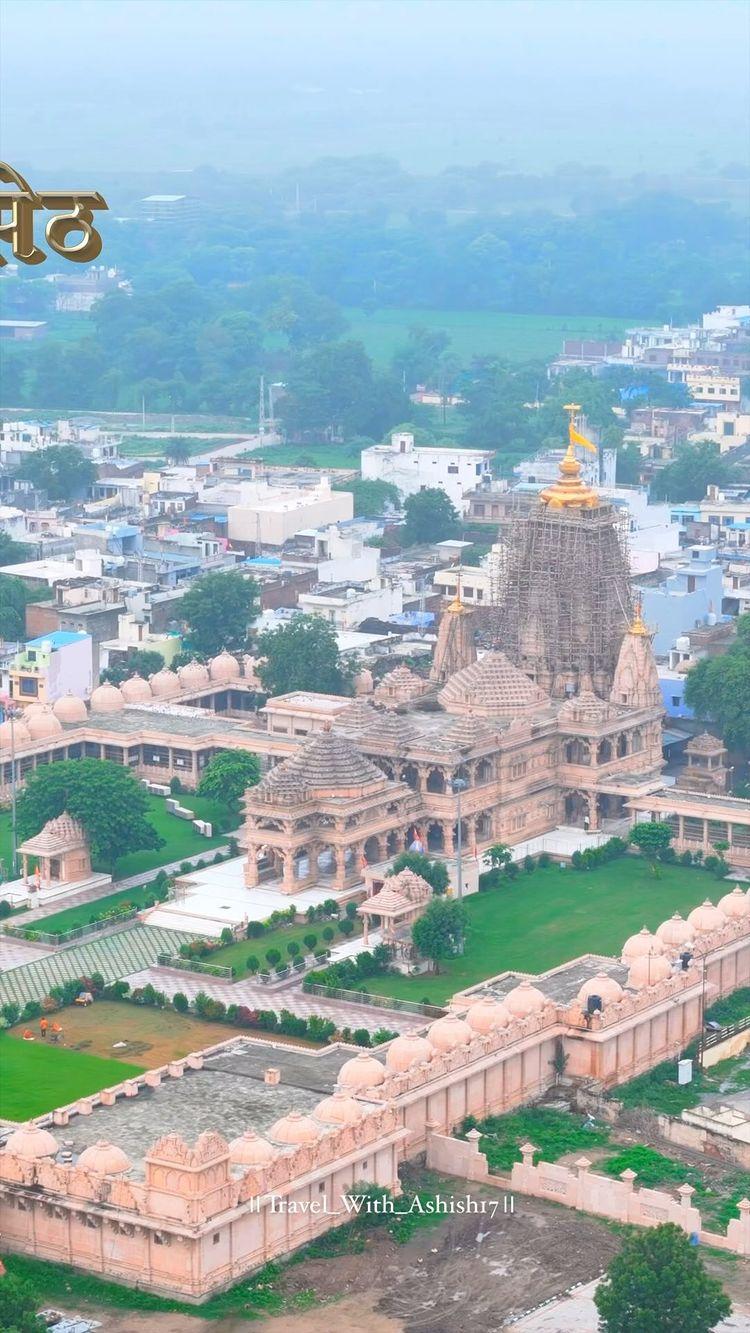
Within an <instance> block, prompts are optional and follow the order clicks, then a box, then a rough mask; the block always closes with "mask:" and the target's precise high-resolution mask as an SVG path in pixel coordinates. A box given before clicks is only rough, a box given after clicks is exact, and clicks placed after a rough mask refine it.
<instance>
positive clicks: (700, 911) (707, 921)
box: [688, 898, 727, 935]
mask: <svg viewBox="0 0 750 1333" xmlns="http://www.w3.org/2000/svg"><path fill="white" fill-rule="evenodd" d="M688 921H689V922H690V925H691V926H692V927H693V930H694V931H695V933H696V934H697V935H708V934H710V933H711V932H712V931H714V930H721V928H722V926H725V925H726V924H727V918H726V914H725V913H724V912H722V910H721V908H720V907H714V904H713V903H712V902H711V899H710V898H706V900H705V902H703V903H701V905H700V907H694V908H693V910H692V912H690V913H689V914H688Z"/></svg>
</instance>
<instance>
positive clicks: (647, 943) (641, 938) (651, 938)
mask: <svg viewBox="0 0 750 1333" xmlns="http://www.w3.org/2000/svg"><path fill="white" fill-rule="evenodd" d="M660 953H664V944H663V943H662V941H661V940H660V939H659V937H658V936H657V935H652V934H651V931H650V930H649V929H648V926H644V927H643V929H642V930H639V931H638V933H637V935H631V936H630V938H629V939H627V940H626V941H625V943H624V944H623V946H622V961H623V963H630V962H632V961H633V959H634V958H648V957H649V955H650V954H660Z"/></svg>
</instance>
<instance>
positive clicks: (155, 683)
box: [149, 667, 180, 699]
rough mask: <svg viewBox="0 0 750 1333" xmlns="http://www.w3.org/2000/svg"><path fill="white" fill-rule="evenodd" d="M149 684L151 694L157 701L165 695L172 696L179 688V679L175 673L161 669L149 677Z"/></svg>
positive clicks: (165, 668)
mask: <svg viewBox="0 0 750 1333" xmlns="http://www.w3.org/2000/svg"><path fill="white" fill-rule="evenodd" d="M149 684H150V686H151V691H152V693H153V694H154V695H155V696H156V698H157V699H161V698H163V696H164V695H165V694H174V692H175V690H178V689H179V688H180V678H179V676H178V675H177V672H176V671H170V670H169V667H162V669H161V671H157V672H155V674H154V675H153V676H149Z"/></svg>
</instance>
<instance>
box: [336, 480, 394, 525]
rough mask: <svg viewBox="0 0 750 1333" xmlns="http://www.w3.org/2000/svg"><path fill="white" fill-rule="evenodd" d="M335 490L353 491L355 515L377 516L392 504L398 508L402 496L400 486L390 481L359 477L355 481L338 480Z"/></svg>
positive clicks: (392, 507) (391, 506)
mask: <svg viewBox="0 0 750 1333" xmlns="http://www.w3.org/2000/svg"><path fill="white" fill-rule="evenodd" d="M333 489H334V490H335V491H351V493H352V495H353V496H354V513H355V516H357V517H358V516H360V515H364V516H366V517H368V518H374V517H377V515H378V514H382V513H383V510H384V509H386V508H388V507H389V506H390V508H391V509H398V508H399V506H400V503H401V497H400V495H399V492H398V488H397V487H396V486H393V485H392V484H391V482H389V481H368V480H366V479H365V478H363V477H358V478H357V479H356V480H355V481H337V482H336V484H335V485H334V487H333Z"/></svg>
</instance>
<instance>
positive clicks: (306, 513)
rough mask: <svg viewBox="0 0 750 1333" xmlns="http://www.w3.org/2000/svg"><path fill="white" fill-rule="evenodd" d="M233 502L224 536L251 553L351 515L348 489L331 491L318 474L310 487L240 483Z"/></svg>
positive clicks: (277, 545) (256, 482) (282, 542)
mask: <svg viewBox="0 0 750 1333" xmlns="http://www.w3.org/2000/svg"><path fill="white" fill-rule="evenodd" d="M238 490H239V498H238V501H237V503H235V504H230V505H229V507H228V509H227V518H228V526H227V535H228V537H229V540H230V541H231V542H233V543H234V544H235V545H237V546H240V547H242V548H243V549H244V550H246V551H248V552H249V553H251V554H260V553H261V551H262V550H263V549H264V548H265V547H269V546H270V547H281V546H283V545H284V544H285V542H287V541H289V540H290V538H292V537H295V536H296V535H297V534H298V533H300V532H303V531H304V530H305V529H308V528H319V527H323V526H325V525H328V524H332V523H338V522H341V521H346V520H347V519H350V518H352V517H353V515H354V499H353V497H352V494H351V492H350V491H334V490H332V489H331V483H330V479H329V478H328V477H326V476H321V477H320V478H319V479H317V482H316V484H315V485H314V486H311V487H308V488H306V489H301V488H298V487H292V486H279V485H275V484H274V483H273V482H268V481H263V480H259V481H248V482H241V483H240V484H239V487H238Z"/></svg>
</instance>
